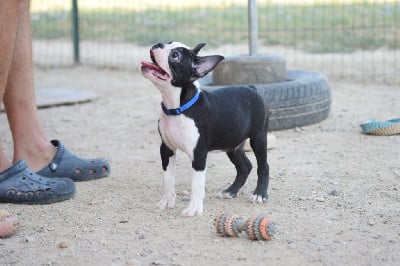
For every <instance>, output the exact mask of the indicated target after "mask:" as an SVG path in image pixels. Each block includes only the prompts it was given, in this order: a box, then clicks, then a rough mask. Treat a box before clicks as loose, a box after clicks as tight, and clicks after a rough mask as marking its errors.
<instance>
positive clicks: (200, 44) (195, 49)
mask: <svg viewBox="0 0 400 266" xmlns="http://www.w3.org/2000/svg"><path fill="white" fill-rule="evenodd" d="M204 46H206V44H205V43H199V44H198V45H196V47H194V48H193V50H192V51H193V53H194V54H195V55H197V54H198V53H199V51H200V49H201V48H203V47H204Z"/></svg>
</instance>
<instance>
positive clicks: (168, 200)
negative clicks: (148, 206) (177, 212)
mask: <svg viewBox="0 0 400 266" xmlns="http://www.w3.org/2000/svg"><path fill="white" fill-rule="evenodd" d="M160 155H161V161H162V168H163V170H164V177H163V186H164V195H163V197H162V198H161V200H160V202H159V203H158V205H157V207H158V208H160V209H165V208H173V207H174V206H175V196H176V194H175V169H176V153H175V151H173V150H171V149H170V148H168V147H167V145H165V143H162V144H161V146H160Z"/></svg>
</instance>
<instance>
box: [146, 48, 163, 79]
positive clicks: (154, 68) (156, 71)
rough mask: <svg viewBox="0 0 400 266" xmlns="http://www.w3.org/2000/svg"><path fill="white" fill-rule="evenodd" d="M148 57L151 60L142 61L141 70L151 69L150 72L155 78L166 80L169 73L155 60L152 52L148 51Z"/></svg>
mask: <svg viewBox="0 0 400 266" xmlns="http://www.w3.org/2000/svg"><path fill="white" fill-rule="evenodd" d="M150 58H151V61H152V62H146V61H142V62H141V64H142V70H143V69H146V70H148V71H151V73H152V74H153V75H154V76H156V77H157V78H159V79H161V80H167V79H168V78H169V75H168V73H167V72H165V71H164V69H162V68H161V67H160V66H159V65H158V64H157V62H156V60H155V58H154V55H153V52H152V51H150Z"/></svg>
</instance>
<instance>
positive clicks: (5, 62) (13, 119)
mask: <svg viewBox="0 0 400 266" xmlns="http://www.w3.org/2000/svg"><path fill="white" fill-rule="evenodd" d="M27 14H28V16H29V1H28V0H24V1H17V0H4V1H0V47H1V48H2V49H0V100H1V101H0V103H1V102H4V103H5V108H6V112H7V116H8V118H9V123H10V128H11V130H12V135H13V140H14V146H16V147H19V146H18V145H19V144H17V145H16V143H17V142H19V141H20V140H21V139H22V141H27V140H28V139H29V136H30V134H31V132H34V134H37V131H38V129H39V130H40V125H39V126H38V125H34V124H29V125H30V126H33V130H31V129H30V128H27V127H23V126H22V127H21V125H19V123H23V122H24V121H23V120H21V115H22V116H24V115H26V116H27V117H26V119H28V120H29V119H33V118H35V116H37V113H35V111H34V109H33V105H32V102H33V103H34V98H32V99H29V98H30V97H31V96H32V94H33V78H32V73H29V71H32V61H31V59H30V60H29V58H28V59H26V58H25V57H29V56H30V57H31V51H30V50H29V49H27V47H28V44H27V42H30V41H31V40H30V37H29V38H27V36H28V35H29V34H30V32H29V31H27V30H26V29H24V27H25V26H26V23H27V20H26V16H27ZM24 25H25V26H24ZM29 27H30V26H29ZM21 42H23V43H21ZM28 48H29V47H28ZM29 63H30V66H29ZM24 64H27V66H25V65H24ZM22 88H28V89H30V90H31V94H29V90H26V91H24V90H23V89H22ZM15 92H17V93H19V95H17V94H15ZM24 93H28V94H27V95H25V96H27V97H28V100H26V99H24V98H23V97H22V95H21V94H24ZM20 112H21V113H20ZM28 112H33V114H28ZM29 122H30V121H28V123H29ZM21 130H26V131H25V132H22V131H21ZM31 141H32V140H31ZM49 145H51V144H49ZM17 150H19V149H17ZM54 153H55V148H53V154H54ZM18 154H20V152H17V155H16V156H14V164H11V162H10V161H9V160H8V158H7V156H6V154H5V153H4V151H3V150H2V149H1V148H0V202H11V203H26V204H36V203H37V204H44V203H52V202H58V201H62V200H65V199H68V198H71V197H72V196H73V195H74V194H75V186H74V183H73V182H72V180H71V179H69V178H60V179H58V178H57V179H55V178H46V177H43V176H40V175H37V174H36V173H34V172H33V171H32V170H30V169H29V168H28V165H27V164H26V163H25V161H23V160H18V161H17V160H16V158H18V157H19V156H21V155H18ZM39 157H41V156H39ZM9 225H10V224H9V223H8V222H7V223H5V224H4V223H3V222H2V224H1V227H2V229H4V230H5V231H4V232H3V233H4V234H5V235H7V232H9V231H7V230H9V229H10V228H9V227H6V226H9ZM11 229H12V228H11Z"/></svg>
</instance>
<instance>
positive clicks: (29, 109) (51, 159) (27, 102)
mask: <svg viewBox="0 0 400 266" xmlns="http://www.w3.org/2000/svg"><path fill="white" fill-rule="evenodd" d="M30 28H31V25H30V13H29V0H23V1H21V3H20V19H19V22H18V25H17V34H16V37H15V46H14V51H13V52H14V56H13V58H12V62H11V65H10V71H9V74H8V80H7V86H6V87H7V89H6V91H5V94H4V105H5V108H6V112H7V117H8V121H9V123H10V128H11V131H12V135H13V143H14V157H13V162H14V163H16V162H17V161H19V160H22V159H23V160H25V161H26V162H27V163H28V165H29V166H30V168H31V169H32V170H34V171H36V172H38V173H39V174H40V175H43V176H48V177H69V178H72V179H73V180H74V181H84V180H91V179H96V178H100V177H104V176H107V175H108V174H109V173H110V166H109V164H108V162H107V161H105V160H103V159H100V158H96V159H82V158H79V157H77V156H75V155H73V154H72V153H70V152H68V151H67V150H66V149H65V147H64V146H62V145H61V144H60V142H58V141H57V142H55V141H52V142H50V141H49V140H48V139H47V137H46V135H45V132H44V130H43V127H42V124H41V121H40V117H39V113H38V110H37V106H36V101H35V93H34V81H33V64H32V39H31V38H32V37H31V30H30ZM55 144H56V145H55ZM57 144H60V145H57ZM55 166H56V167H55Z"/></svg>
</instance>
